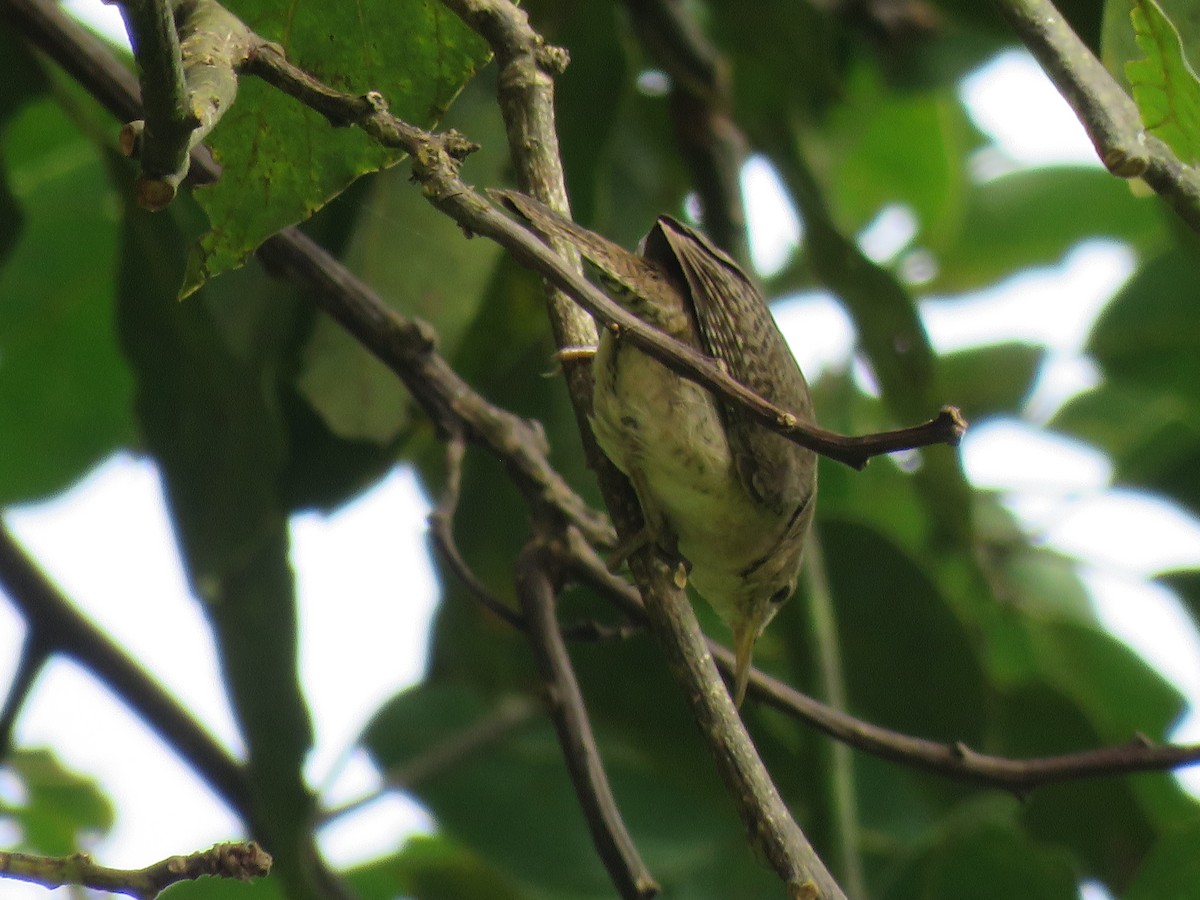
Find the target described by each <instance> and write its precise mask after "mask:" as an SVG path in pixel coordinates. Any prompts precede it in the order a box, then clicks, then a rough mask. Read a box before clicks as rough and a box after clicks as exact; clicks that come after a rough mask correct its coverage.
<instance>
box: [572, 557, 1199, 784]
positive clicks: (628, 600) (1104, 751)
mask: <svg viewBox="0 0 1200 900" xmlns="http://www.w3.org/2000/svg"><path fill="white" fill-rule="evenodd" d="M563 552H564V553H565V554H566V559H564V560H563V565H564V566H566V567H567V568H568V569H569V570H570V571H571V572H572V573H573V574H574V576H575V577H576V578H578V579H579V580H580V581H581V582H583V583H585V584H587V585H589V586H591V587H592V588H593V589H595V590H596V591H598V592H599V593H601V594H602V595H604V596H605V597H607V598H608V599H609V600H611V601H613V602H614V603H616V605H617V606H619V607H620V608H621V610H622V611H623V612H624V613H625V614H626V615H627V616H629V618H631V619H633V620H634V621H642V620H643V619H644V618H645V617H646V615H647V612H646V608H645V606H644V605H643V603H642V600H641V597H640V595H639V594H638V591H637V589H636V588H634V587H633V586H632V585H630V584H627V583H626V582H624V581H622V580H621V579H620V578H619V577H617V576H616V575H614V574H612V573H611V572H609V571H608V569H607V567H606V566H605V564H604V561H603V560H602V559H600V557H599V556H598V555H597V554H596V552H595V551H594V550H593V549H592V548H591V547H590V546H589V545H588V544H587V543H586V542H585V541H583V540H582V538H581V537H580V536H576V539H574V540H571V541H570V542H569V545H568V547H567V548H566V549H565V550H564V551H563ZM708 648H709V651H710V652H711V653H712V655H713V657H714V659H716V662H717V666H718V668H720V670H721V672H722V673H724V675H725V678H726V679H727V680H728V681H729V682H730V683H732V679H733V668H734V665H733V664H734V658H733V653H732V651H730V650H728V649H726V648H725V647H723V646H722V645H720V644H718V643H717V642H716V641H713V640H711V639H709V640H708ZM747 695H748V696H751V697H756V698H757V699H758V700H759V701H761V702H763V703H765V704H767V705H768V706H772V707H774V708H775V709H777V710H779V711H780V712H782V713H784V714H786V715H789V716H792V717H793V718H796V719H798V720H800V721H802V722H806V723H807V724H809V725H811V726H812V727H813V728H816V729H817V730H818V731H821V732H824V733H825V734H827V735H829V737H831V738H833V739H834V740H837V741H841V742H842V743H844V744H846V745H848V746H850V747H853V748H854V749H856V750H861V751H862V752H864V753H870V754H871V755H872V756H878V757H880V758H881V759H887V760H891V761H892V762H896V763H900V764H902V765H906V766H912V767H913V768H917V769H925V770H926V771H929V772H933V773H934V774H937V775H941V776H942V777H944V778H952V779H954V780H956V781H964V782H968V783H972V784H978V785H982V786H984V787H994V788H1000V789H1002V790H1006V791H1011V792H1012V793H1014V794H1018V795H1023V794H1027V793H1029V792H1030V791H1032V790H1034V789H1035V788H1038V787H1041V786H1043V785H1047V784H1055V783H1058V782H1062V781H1078V780H1080V779H1084V778H1103V777H1105V776H1109V775H1126V774H1130V773H1134V772H1160V771H1167V770H1170V769H1178V768H1182V767H1183V766H1186V765H1190V764H1192V763H1195V762H1200V744H1155V743H1153V742H1151V741H1150V740H1149V739H1148V738H1146V737H1145V736H1143V735H1137V736H1135V737H1134V738H1133V739H1132V740H1131V741H1129V742H1128V743H1125V744H1116V745H1112V746H1108V747H1097V748H1095V749H1092V750H1083V751H1080V752H1078V753H1066V754H1060V755H1057V756H1042V757H1031V758H1028V759H1012V758H1009V757H1004V756H993V755H990V754H987V753H979V752H977V751H975V750H972V749H971V748H970V747H968V746H967V745H966V744H964V743H962V742H956V743H951V744H946V743H939V742H938V741H930V740H926V739H925V738H919V737H914V736H912V735H909V734H904V733H903V732H899V731H892V730H891V729H888V728H883V727H881V726H879V725H873V724H871V723H870V722H864V721H863V720H862V719H858V718H855V717H854V716H852V715H850V714H849V713H846V712H843V711H842V710H840V709H834V708H833V707H831V706H828V705H826V704H824V703H822V702H821V701H820V700H816V699H814V698H813V697H810V696H808V695H807V694H803V693H801V692H800V691H798V690H796V689H795V688H793V687H790V686H789V685H787V684H784V683H783V682H782V681H779V680H778V679H775V678H772V677H771V676H770V675H767V674H765V673H763V672H762V671H760V670H758V669H752V670H751V672H750V684H749V688H748V690H747Z"/></svg>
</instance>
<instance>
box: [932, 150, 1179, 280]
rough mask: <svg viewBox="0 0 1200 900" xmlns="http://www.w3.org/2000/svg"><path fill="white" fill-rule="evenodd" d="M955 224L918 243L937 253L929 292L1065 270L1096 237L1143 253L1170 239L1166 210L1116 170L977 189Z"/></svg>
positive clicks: (1039, 173)
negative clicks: (1075, 250)
mask: <svg viewBox="0 0 1200 900" xmlns="http://www.w3.org/2000/svg"><path fill="white" fill-rule="evenodd" d="M956 212H957V215H956V217H955V219H954V220H953V221H952V222H950V223H949V224H948V227H945V228H943V229H941V230H940V231H930V230H925V229H923V230H922V231H921V233H920V234H919V235H918V236H917V241H916V243H917V245H918V246H919V247H921V248H922V249H924V250H927V251H928V252H930V253H932V254H933V257H934V260H935V262H936V264H937V273H936V274H935V276H934V278H933V280H932V281H930V282H929V284H927V285H923V286H922V291H926V292H937V293H955V292H961V291H969V290H975V289H978V288H981V287H986V286H988V285H991V284H994V283H995V282H996V281H999V280H1000V279H1002V278H1007V277H1010V276H1013V275H1016V274H1018V273H1020V272H1021V271H1023V270H1027V269H1030V268H1033V267H1035V266H1049V265H1055V264H1057V263H1058V262H1059V261H1060V260H1061V259H1062V258H1063V256H1064V255H1065V254H1066V252H1067V251H1068V250H1070V249H1071V248H1072V247H1073V246H1075V245H1077V244H1079V243H1081V242H1083V241H1086V240H1091V239H1095V238H1112V239H1114V240H1119V241H1123V242H1125V243H1127V244H1129V245H1131V246H1132V247H1134V248H1135V249H1138V250H1143V251H1147V250H1150V249H1154V248H1157V247H1158V246H1160V245H1161V244H1163V242H1164V241H1165V239H1166V229H1165V227H1164V224H1163V219H1162V215H1161V210H1160V208H1159V205H1158V204H1157V203H1155V202H1154V200H1152V199H1150V198H1149V197H1137V196H1135V195H1134V194H1133V192H1132V191H1130V189H1129V186H1128V185H1127V184H1126V183H1124V182H1123V181H1121V180H1120V179H1117V178H1113V177H1112V176H1111V175H1110V174H1109V173H1108V172H1106V171H1104V170H1102V169H1097V168H1087V167H1083V166H1041V167H1038V168H1035V169H1025V170H1021V171H1018V172H1013V173H1011V174H1009V175H1004V176H1001V177H999V178H993V179H990V180H988V181H985V182H983V183H982V184H976V185H973V186H972V187H971V188H970V190H968V191H967V192H966V194H965V196H964V197H963V202H962V205H961V207H960V208H959V209H958V210H956Z"/></svg>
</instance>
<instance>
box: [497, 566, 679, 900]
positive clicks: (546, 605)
mask: <svg viewBox="0 0 1200 900" xmlns="http://www.w3.org/2000/svg"><path fill="white" fill-rule="evenodd" d="M548 565H549V561H548V557H547V556H546V555H545V554H544V553H543V552H542V548H541V546H540V545H539V544H531V545H530V546H528V547H526V549H525V550H524V551H522V553H521V556H520V557H519V558H518V560H517V568H516V581H517V594H518V596H519V597H520V598H521V608H522V609H523V610H524V612H525V620H526V622H528V623H529V639H530V646H531V647H532V648H533V655H534V658H535V659H536V660H537V665H538V670H539V671H540V672H541V676H542V681H543V683H544V684H545V687H546V695H547V700H548V701H549V709H550V718H551V719H552V721H553V722H554V730H555V731H556V732H557V734H558V743H559V746H560V747H561V748H562V752H563V758H564V759H565V760H566V763H567V771H568V772H569V773H570V775H571V783H572V784H573V785H574V787H575V794H576V796H577V797H578V798H579V805H580V806H581V807H582V808H583V813H584V817H585V818H586V819H587V823H588V830H589V831H590V832H591V835H592V842H593V843H594V844H595V846H596V852H597V853H598V854H599V856H600V861H601V862H603V863H604V867H605V868H606V869H607V870H608V874H609V877H610V878H611V879H612V882H613V885H614V886H615V887H616V889H617V893H618V894H620V896H622V897H624V898H627V900H645V898H649V897H653V896H655V895H656V894H658V892H659V890H660V888H659V885H658V883H657V882H656V881H655V879H654V876H653V875H652V874H651V873H650V870H649V869H648V868H647V867H646V864H645V862H643V861H642V857H641V854H640V853H639V852H638V849H637V845H636V844H635V843H634V842H633V838H632V837H631V836H630V834H629V831H628V829H627V828H626V827H625V821H624V819H622V818H621V812H620V810H619V809H618V808H617V802H616V799H615V798H614V797H613V795H612V788H611V787H610V786H609V784H608V776H607V775H606V774H605V771H604V762H603V760H601V758H600V750H599V748H597V746H596V738H595V735H594V734H593V733H592V726H591V723H590V722H589V721H588V716H587V710H586V708H585V706H584V701H583V693H582V692H581V691H580V689H579V682H578V680H577V679H576V677H575V671H574V668H573V667H572V665H571V658H570V656H569V655H568V653H567V647H566V644H565V643H563V638H562V634H561V633H560V631H559V629H558V621H557V619H556V618H555V609H554V607H555V602H554V600H555V589H554V584H553V581H552V579H551V576H550V574H549V572H548V570H547V566H548Z"/></svg>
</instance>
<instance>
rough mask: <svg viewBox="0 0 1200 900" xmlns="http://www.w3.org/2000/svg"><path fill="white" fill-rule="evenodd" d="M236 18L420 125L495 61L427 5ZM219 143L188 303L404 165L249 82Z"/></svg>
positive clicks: (319, 71)
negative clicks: (278, 236) (341, 198)
mask: <svg viewBox="0 0 1200 900" xmlns="http://www.w3.org/2000/svg"><path fill="white" fill-rule="evenodd" d="M229 8H230V10H231V11H232V12H234V13H235V14H236V15H238V16H239V17H241V18H242V20H243V21H244V22H246V24H247V25H249V26H250V27H251V28H253V29H254V30H255V31H256V32H257V33H258V34H259V35H261V36H262V37H264V38H266V39H267V40H271V41H276V42H278V43H279V44H281V45H282V46H283V47H284V49H285V50H286V51H287V55H288V58H289V59H290V60H291V61H292V62H293V63H295V64H296V65H298V66H300V67H301V68H302V69H304V70H306V71H308V72H310V73H311V74H313V75H314V76H316V77H317V78H319V79H320V80H322V81H324V82H325V83H326V84H329V85H331V86H333V87H335V88H337V89H339V90H344V91H349V92H353V93H358V94H365V93H366V92H368V91H379V92H380V93H381V94H383V96H384V97H385V98H386V100H387V101H388V104H389V108H390V109H391V111H392V112H393V113H395V114H396V115H397V116H399V117H400V118H401V119H403V120H404V121H406V122H410V123H412V124H414V125H419V126H430V125H433V124H434V123H435V122H436V121H437V120H438V119H439V118H440V117H441V116H442V114H443V113H444V112H445V111H446V109H447V108H448V107H449V105H450V103H451V102H452V101H453V100H454V97H455V95H456V94H457V93H458V91H459V90H460V89H461V88H462V86H463V84H465V83H466V81H467V80H468V79H469V78H470V77H471V76H472V75H473V74H474V73H475V70H476V69H477V68H478V67H479V66H480V65H482V64H483V62H485V61H486V60H487V58H488V53H487V50H486V48H485V46H484V44H483V42H482V40H481V39H480V38H479V37H477V36H476V35H475V34H474V32H472V31H470V30H468V29H467V27H466V26H465V25H463V23H462V22H461V21H460V20H459V18H458V17H457V16H455V15H454V14H453V13H451V12H450V11H449V10H448V9H447V8H445V7H444V6H442V5H441V4H440V3H434V2H430V0H366V2H362V3H358V4H356V5H355V7H354V11H353V14H352V15H351V16H349V18H348V17H347V15H346V12H345V10H343V9H342V8H341V7H339V6H337V5H329V6H318V7H313V8H312V9H311V10H307V11H306V12H305V14H304V15H296V14H295V10H294V9H292V8H290V7H288V6H281V5H280V4H278V3H272V2H269V0H242V2H237V3H230V4H229ZM210 145H211V147H212V149H213V153H214V156H215V157H216V158H217V161H218V162H220V164H221V165H222V167H223V174H222V177H221V178H220V180H219V181H217V183H216V184H214V185H211V186H208V187H204V188H201V189H199V190H197V191H196V196H197V198H198V199H199V200H200V202H201V204H202V205H203V207H204V209H205V212H206V213H207V214H208V217H209V222H210V225H211V230H210V231H209V232H207V233H206V234H205V235H204V237H203V239H202V240H201V242H200V244H199V246H198V247H197V248H196V249H194V250H193V252H192V254H191V257H190V259H189V262H188V269H187V278H186V282H185V288H184V290H185V293H186V292H190V291H192V290H194V289H195V288H196V287H198V286H199V285H200V284H202V283H203V282H204V281H205V280H206V279H208V278H211V277H213V276H214V275H217V274H219V273H220V272H223V271H225V270H227V269H230V268H234V267H236V266H239V265H241V264H242V263H243V262H244V261H245V259H246V257H247V256H248V255H249V254H250V253H251V252H252V251H253V250H254V249H255V248H256V247H258V245H259V244H261V243H262V242H263V241H264V240H265V239H266V238H267V237H269V236H270V235H272V234H274V233H275V232H276V231H279V230H280V229H281V228H284V227H285V226H288V225H294V224H295V223H297V222H300V221H302V220H304V219H306V218H308V217H309V216H311V215H312V214H313V213H314V212H315V211H316V210H318V209H320V208H321V207H322V206H324V205H325V204H326V203H328V202H329V200H330V199H331V198H332V197H334V196H335V195H336V194H337V193H338V192H340V191H342V190H344V189H345V188H346V186H347V185H349V184H350V182H352V181H353V180H354V179H355V178H358V177H359V176H360V175H363V174H366V173H367V172H373V171H376V170H378V169H380V168H383V167H385V166H388V165H393V164H394V163H396V162H398V161H399V159H400V158H401V155H400V154H399V153H398V152H397V151H394V150H388V149H386V148H384V147H381V146H380V145H379V144H377V143H375V142H374V141H372V140H371V139H370V138H368V137H367V135H366V134H365V133H364V132H362V131H361V130H360V129H357V128H334V127H332V126H331V125H330V124H329V122H328V121H327V120H326V119H325V118H324V117H322V116H321V115H319V114H318V113H315V112H313V111H312V110H310V109H308V108H307V107H304V106H302V105H301V104H300V103H298V102H297V101H295V100H293V99H292V98H291V97H288V96H286V95H284V94H283V93H281V92H280V91H278V90H276V89H274V88H271V87H269V86H267V85H265V84H262V83H259V82H257V81H256V80H255V79H252V78H243V79H241V82H240V84H239V87H238V98H237V102H236V103H235V104H234V105H233V107H232V108H231V109H230V110H229V111H228V112H227V113H226V114H225V116H224V118H223V119H222V120H221V122H220V124H219V125H218V126H217V128H216V129H215V130H214V131H213V133H212V136H211V139H210Z"/></svg>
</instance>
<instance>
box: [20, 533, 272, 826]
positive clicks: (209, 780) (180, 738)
mask: <svg viewBox="0 0 1200 900" xmlns="http://www.w3.org/2000/svg"><path fill="white" fill-rule="evenodd" d="M0 586H3V588H4V590H5V592H6V593H7V594H8V596H9V598H10V599H11V600H12V602H13V604H14V605H15V606H16V607H17V609H19V610H20V612H21V615H22V616H23V617H24V619H25V621H26V622H27V623H28V626H29V628H30V629H32V630H33V631H35V632H37V633H38V634H41V635H42V636H43V637H44V639H45V640H47V641H50V642H52V646H53V649H54V650H55V652H58V653H62V654H64V655H66V656H68V657H69V658H71V659H73V660H74V661H75V662H77V663H79V664H80V665H81V666H83V667H84V668H85V669H87V670H88V671H89V672H91V673H93V674H94V675H95V676H96V677H97V678H99V679H100V680H101V681H103V682H104V684H105V685H107V686H108V687H109V688H111V689H112V690H113V691H114V692H115V693H116V694H117V696H119V697H120V698H121V699H122V700H124V701H125V703H126V704H128V705H129V706H130V708H132V709H133V710H134V711H135V712H136V713H137V714H138V715H139V716H140V717H141V719H142V721H144V722H145V723H146V724H147V725H148V726H149V727H150V729H151V730H152V731H154V732H155V734H157V735H158V736H159V737H160V738H161V739H162V740H163V742H164V743H166V744H167V746H169V747H171V748H172V749H173V750H174V751H175V752H176V753H178V754H179V755H180V756H181V757H182V758H183V759H185V760H186V761H187V763H188V765H189V766H191V768H192V770H193V771H194V772H195V773H196V774H197V775H198V776H199V777H200V778H201V779H202V780H203V781H204V782H205V784H207V785H208V786H209V787H210V788H211V789H212V791H213V792H214V793H215V794H216V795H217V796H219V797H220V798H221V799H222V800H224V801H225V803H226V804H227V805H228V806H229V808H230V809H232V810H234V811H235V812H236V813H237V814H238V815H239V816H240V817H241V818H242V820H243V821H247V822H248V821H250V820H251V811H252V809H253V803H252V801H251V791H250V787H249V783H248V782H247V779H246V775H245V773H244V772H243V770H242V768H241V766H239V765H238V763H237V762H235V761H234V760H233V759H232V758H231V757H230V756H229V754H227V753H226V752H225V751H224V750H223V749H222V748H221V746H220V744H218V743H217V742H216V741H215V740H214V739H213V738H212V737H211V736H210V735H209V734H208V732H207V731H205V730H204V728H203V727H201V726H200V724H199V723H197V722H196V720H195V719H193V718H192V717H191V716H190V715H188V713H187V712H186V711H184V709H183V708H182V707H181V706H179V704H178V703H176V702H175V700H174V699H173V698H172V697H171V695H170V694H168V693H167V692H166V691H164V690H163V689H162V688H161V687H159V686H158V684H157V682H155V681H154V679H153V678H151V677H150V675H149V674H147V673H146V672H145V671H144V670H143V669H141V668H140V667H139V666H138V665H137V663H135V662H133V661H132V660H131V659H130V658H129V657H128V656H126V655H125V653H124V651H122V650H121V648H119V647H118V646H117V645H116V644H115V643H113V642H112V641H111V640H110V639H109V638H108V637H107V636H106V635H105V634H104V633H103V632H101V631H100V630H99V629H98V628H96V627H95V626H94V625H92V624H91V623H90V622H88V621H87V620H86V619H85V618H84V617H83V616H81V615H80V614H79V613H78V612H76V611H75V609H74V608H73V607H72V606H71V604H70V603H69V602H68V601H67V599H66V598H65V597H63V595H62V594H61V593H60V592H59V591H58V589H57V588H56V587H55V586H54V585H53V584H51V582H50V581H49V579H47V578H46V576H45V575H43V574H42V573H41V571H40V570H39V569H38V567H37V566H36V564H35V563H34V562H33V561H32V560H31V559H30V558H29V557H28V556H27V555H26V554H25V551H24V550H23V549H22V548H21V547H20V545H19V544H18V543H17V542H16V540H15V539H14V538H13V536H12V534H11V533H10V532H9V531H8V529H7V528H6V527H5V525H4V522H3V520H2V519H0Z"/></svg>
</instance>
